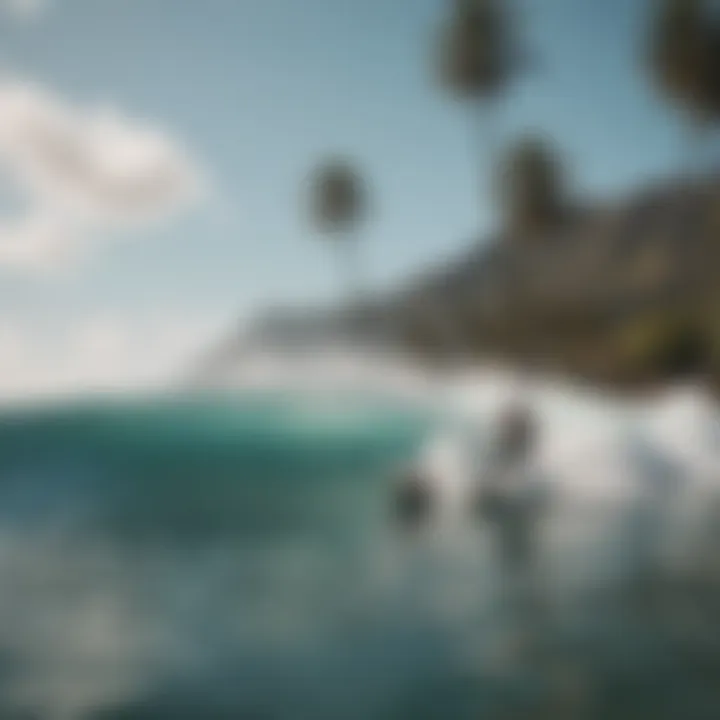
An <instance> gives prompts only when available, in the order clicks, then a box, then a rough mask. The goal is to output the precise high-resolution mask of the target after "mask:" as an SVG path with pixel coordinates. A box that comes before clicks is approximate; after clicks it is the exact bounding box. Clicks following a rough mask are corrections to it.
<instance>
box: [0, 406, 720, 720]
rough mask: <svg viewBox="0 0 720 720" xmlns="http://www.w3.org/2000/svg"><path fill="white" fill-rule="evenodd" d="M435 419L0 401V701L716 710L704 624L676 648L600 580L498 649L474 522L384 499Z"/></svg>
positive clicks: (427, 709)
mask: <svg viewBox="0 0 720 720" xmlns="http://www.w3.org/2000/svg"><path fill="white" fill-rule="evenodd" d="M436 424H437V418H435V417H433V416H431V415H430V414H428V413H425V412H420V411H418V410H417V409H412V408H399V407H396V406H393V405H392V404H391V403H387V402H383V401H381V400H378V399H373V398H362V399H360V398H325V399H320V398H317V397H309V396H306V397H303V396H300V395H295V396H288V395H282V394H278V393H276V394H268V393H265V394H259V393H256V394H251V395H250V394H245V395H235V396H233V395H230V396H204V397H186V398H164V399H163V398H154V399H148V400H137V399H136V400H132V401H130V400H127V401H113V402H93V403H85V404H76V405H65V406H55V407H51V408H45V409H27V410H17V411H12V412H11V411H8V412H7V413H6V414H5V415H4V416H3V417H2V418H1V419H0V584H1V586H2V588H3V591H2V593H0V717H2V718H3V719H7V720H15V719H16V718H17V720H23V719H25V718H38V719H39V720H46V719H49V720H54V719H55V718H58V720H68V719H71V720H75V719H79V720H84V719H85V718H92V719H95V718H99V719H102V720H123V719H124V720H129V719H132V720H190V719H192V720H195V719H197V720H206V719H207V720H214V719H215V718H218V719H224V718H228V719H230V718H233V719H236V718H240V719H241V720H243V719H245V718H247V719H248V720H256V719H257V720H264V719H268V720H270V719H273V720H275V719H277V720H304V719H306V718H307V720H345V719H347V720H355V719H357V720H375V719H377V720H406V719H407V720H411V719H412V720H415V719H417V718H420V719H422V718H428V719H435V718H437V719H438V720H441V719H442V720H445V719H446V718H448V719H450V720H454V719H455V718H457V719H458V720H465V718H467V719H468V720H470V719H471V718H473V719H475V718H478V717H490V718H495V717H498V718H501V717H553V718H555V717H558V718H559V717H572V718H574V717H578V718H579V717H598V718H599V717H628V718H629V717H632V718H642V717H652V718H665V717H683V718H695V717H697V718H704V717H708V718H710V717H717V715H715V714H712V712H711V711H714V710H716V709H717V708H718V704H717V702H716V701H717V698H716V696H715V695H714V694H713V692H714V691H713V689H712V687H713V685H714V684H715V683H714V680H712V682H711V681H710V680H708V679H707V678H708V677H716V676H715V675H713V670H714V669H715V667H716V666H715V665H714V664H713V663H712V662H710V660H712V658H714V656H715V655H714V654H715V646H712V645H710V646H708V643H709V642H710V641H712V640H714V639H716V635H717V633H716V632H708V630H707V627H704V628H703V630H702V633H701V634H702V636H703V643H704V644H702V643H701V644H700V645H698V646H697V647H700V650H698V651H697V652H695V651H694V649H695V648H696V646H693V652H692V653H690V654H688V653H689V651H688V645H687V643H685V642H683V643H681V644H679V645H678V644H677V643H675V641H674V640H673V638H672V637H671V633H669V632H666V630H667V627H666V623H665V622H664V621H662V622H661V623H660V625H658V624H657V623H656V622H655V623H653V622H651V621H650V620H649V619H648V618H647V617H646V618H644V619H638V617H636V616H633V615H628V613H626V612H621V613H617V612H611V611H610V610H609V607H610V605H611V604H612V601H611V600H608V599H607V598H606V597H605V596H604V595H603V596H602V597H601V598H600V600H598V599H597V597H593V598H591V599H590V600H583V601H582V603H580V606H581V608H582V610H583V612H577V608H578V603H577V602H576V603H575V604H574V605H573V604H572V603H571V604H567V605H564V606H563V607H562V609H561V610H560V611H559V612H556V613H555V619H554V620H553V621H552V623H551V624H552V625H553V629H552V631H543V632H544V635H543V637H544V640H543V643H544V645H543V649H542V653H544V654H543V655H542V657H543V659H542V660H540V661H539V662H534V661H533V657H534V656H533V655H532V653H529V654H527V657H525V656H524V655H522V653H521V655H520V656H519V657H520V660H519V661H517V662H515V663H514V664H512V663H511V664H510V666H508V664H507V663H506V662H503V660H502V657H503V654H502V652H500V653H498V652H496V651H497V650H498V648H499V649H500V650H502V649H503V648H504V647H506V646H507V643H505V644H503V642H498V638H500V640H502V638H503V637H511V638H512V637H513V632H514V629H515V630H516V629H517V626H518V623H515V625H513V622H508V617H509V616H508V613H507V612H506V610H507V609H506V608H504V607H503V605H502V603H498V602H497V600H496V599H493V598H494V597H495V596H494V595H493V590H494V587H495V586H497V584H498V583H497V576H496V575H493V570H492V563H491V562H489V561H490V560H492V557H491V555H492V553H491V552H490V551H489V549H488V548H489V546H488V543H487V542H486V540H487V539H486V538H484V536H482V535H481V534H479V533H478V531H477V528H474V529H470V530H467V532H466V531H463V532H459V531H458V532H456V533H451V535H450V536H448V537H446V536H443V535H440V536H435V535H433V534H432V533H429V534H420V535H414V534H410V535H409V534H407V533H405V532H403V531H401V530H400V529H399V528H397V527H396V526H395V525H394V523H393V519H392V514H391V513H390V509H389V508H390V495H389V487H390V486H389V480H390V479H391V478H392V477H393V476H394V474H395V472H396V470H397V468H398V467H399V466H401V465H403V464H404V463H406V462H407V461H408V460H410V459H411V458H413V457H414V456H415V455H416V453H417V451H418V449H419V447H420V446H421V445H422V443H423V442H424V440H425V438H427V437H428V435H429V434H431V433H432V431H433V429H434V427H435V425H436ZM588 617H590V618H592V622H590V623H589V622H588ZM641 617H642V614H641ZM516 619H517V618H516ZM547 622H549V621H548V620H547V619H546V620H544V621H542V622H539V623H536V624H535V625H534V626H533V628H534V630H537V629H538V628H539V627H540V626H541V625H542V624H543V623H546V624H547ZM559 626H562V628H563V629H562V632H560V631H558V627H559ZM508 628H509V629H510V632H509V633H508ZM541 635H542V633H541ZM519 637H521V639H522V637H525V636H519ZM525 639H527V638H526V637H525ZM708 647H709V649H708ZM680 650H682V651H683V652H684V653H685V655H683V654H681V653H680ZM493 658H494V659H493ZM688 658H690V659H688ZM709 659H710V660H709ZM535 660H537V658H535ZM693 663H695V664H693ZM698 663H700V665H698ZM700 666H701V671H698V670H697V667H700ZM508 667H510V668H511V671H508ZM703 673H705V674H703ZM706 711H707V713H706ZM513 713H514V714H513ZM583 713H585V714H583ZM708 713H709V714H708Z"/></svg>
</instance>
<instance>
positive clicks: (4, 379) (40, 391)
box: [0, 314, 227, 400]
mask: <svg viewBox="0 0 720 720" xmlns="http://www.w3.org/2000/svg"><path fill="white" fill-rule="evenodd" d="M226 322H227V320H226V319H224V318H212V317H207V316H202V315H195V316H191V315H182V316H180V315H172V316H163V315H162V314H156V315H154V316H145V317H143V318H141V319H131V318H129V317H120V316H111V315H95V316H90V317H87V318H85V319H84V320H82V321H80V322H77V323H75V324H74V325H73V326H72V327H68V328H67V329H66V330H65V332H63V333H61V334H60V336H59V338H58V339H52V338H49V337H48V336H46V335H44V334H42V333H40V332H39V331H37V330H34V329H33V328H32V326H29V325H22V324H20V323H13V322H11V321H6V322H4V323H1V324H0V398H1V399H3V400H18V399H32V398H44V397H48V396H62V395H73V394H81V393H84V394H86V393H93V392H118V391H125V390H137V389H143V388H152V387H158V386H160V385H164V386H166V387H167V386H168V384H170V383H172V382H173V379H174V378H177V379H178V380H179V379H180V378H181V377H182V375H183V374H184V373H186V372H188V371H189V370H190V363H191V362H192V359H193V358H194V357H197V356H198V355H199V354H200V353H202V352H203V351H204V350H206V348H207V347H208V345H209V344H210V343H211V342H212V341H214V340H215V339H216V338H217V336H218V333H219V330H220V328H222V327H224V326H225V324H226Z"/></svg>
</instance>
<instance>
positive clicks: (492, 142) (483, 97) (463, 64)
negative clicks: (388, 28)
mask: <svg viewBox="0 0 720 720" xmlns="http://www.w3.org/2000/svg"><path fill="white" fill-rule="evenodd" d="M513 27H514V25H513V22H512V17H511V13H510V11H509V10H508V6H507V3H503V2H502V0H454V8H453V11H452V13H451V16H450V18H449V22H448V23H447V24H446V26H445V28H444V31H443V33H442V36H441V46H440V79H441V81H442V83H443V84H444V85H445V86H446V87H447V88H449V90H450V91H451V92H452V93H453V94H454V95H455V96H457V97H458V98H460V99H461V100H464V101H466V102H468V103H469V104H470V106H471V108H472V112H471V116H472V118H473V124H474V128H473V134H475V135H476V137H477V138H478V142H479V144H481V145H482V148H483V149H485V151H487V148H489V149H490V154H491V155H494V154H495V152H496V147H497V141H496V139H495V138H494V137H493V136H494V135H495V132H494V131H493V128H492V127H491V126H492V125H494V124H495V123H494V121H495V119H496V118H494V117H493V113H492V111H493V110H497V107H498V101H499V99H500V98H501V96H502V94H503V92H504V91H505V90H506V89H507V87H508V85H509V83H510V82H511V81H512V80H513V79H514V78H515V76H516V75H517V74H518V72H519V70H520V67H521V64H520V53H519V48H518V43H517V41H516V38H515V36H514V34H513ZM476 123H477V124H476ZM475 124H476V125H475ZM481 152H482V150H481ZM491 162H492V164H494V160H493V161H491Z"/></svg>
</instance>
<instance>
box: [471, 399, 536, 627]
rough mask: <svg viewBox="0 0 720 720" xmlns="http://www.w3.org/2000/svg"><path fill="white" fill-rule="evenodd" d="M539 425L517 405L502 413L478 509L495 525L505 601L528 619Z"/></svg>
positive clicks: (531, 606) (533, 597) (531, 603)
mask: <svg viewBox="0 0 720 720" xmlns="http://www.w3.org/2000/svg"><path fill="white" fill-rule="evenodd" d="M537 439H538V425H537V419H536V417H535V415H534V414H533V412H532V410H531V409H530V408H529V407H528V406H527V405H525V404H522V403H514V404H513V405H511V406H510V407H509V408H508V409H507V410H506V411H505V413H504V414H503V416H502V417H501V419H500V422H499V426H498V435H497V438H496V440H495V442H494V444H493V447H492V457H491V458H490V464H489V467H488V468H487V469H486V471H485V473H484V474H485V477H484V478H483V482H482V485H481V487H480V489H479V493H478V496H477V503H476V510H477V512H478V514H479V516H480V518H481V519H482V521H483V522H485V523H487V524H488V526H489V527H490V529H491V534H492V540H493V542H494V544H495V549H494V553H495V556H496V557H497V559H498V566H499V568H498V569H499V573H500V581H501V583H502V590H503V605H504V606H505V607H506V608H507V609H509V610H510V611H511V612H512V613H513V615H515V613H516V612H519V613H520V614H521V616H522V618H523V619H525V620H529V619H530V615H529V613H531V610H532V609H534V608H535V606H536V605H537V600H538V597H537V591H538V580H539V579H538V577H537V561H538V557H537V556H538V537H537V531H538V522H539V519H540V515H541V512H542V510H543V507H544V505H545V502H546V497H545V491H544V488H543V485H542V483H541V482H540V481H539V478H538V476H537V473H536V470H535V468H534V467H533V459H534V453H535V450H536V446H537Z"/></svg>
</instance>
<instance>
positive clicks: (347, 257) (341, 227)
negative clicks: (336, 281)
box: [311, 157, 367, 301]
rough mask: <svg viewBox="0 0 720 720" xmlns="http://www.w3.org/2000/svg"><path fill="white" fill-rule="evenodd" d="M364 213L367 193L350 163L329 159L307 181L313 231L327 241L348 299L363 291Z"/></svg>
mask: <svg viewBox="0 0 720 720" xmlns="http://www.w3.org/2000/svg"><path fill="white" fill-rule="evenodd" d="M366 211H367V192H366V188H365V184H364V182H363V181H362V178H361V176H360V174H359V173H358V172H357V171H356V170H355V168H354V167H353V165H352V163H351V162H350V161H349V160H347V159H345V158H342V157H332V158H329V159H328V160H326V161H325V162H323V163H321V164H320V165H318V166H317V168H316V169H315V170H314V172H313V174H312V177H311V214H312V219H313V222H314V224H315V227H316V228H317V230H318V231H319V232H320V233H322V234H324V235H326V236H327V237H328V238H329V239H330V240H331V247H332V249H333V250H334V252H335V254H336V257H337V262H338V265H339V267H340V272H341V274H342V275H344V277H345V283H346V288H347V289H348V291H349V294H350V296H351V298H352V299H354V300H355V301H358V300H360V299H361V298H362V295H363V291H364V284H363V275H362V270H361V262H360V257H359V238H358V232H357V231H358V228H359V225H360V223H361V221H362V220H363V219H364V218H365V215H366Z"/></svg>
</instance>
